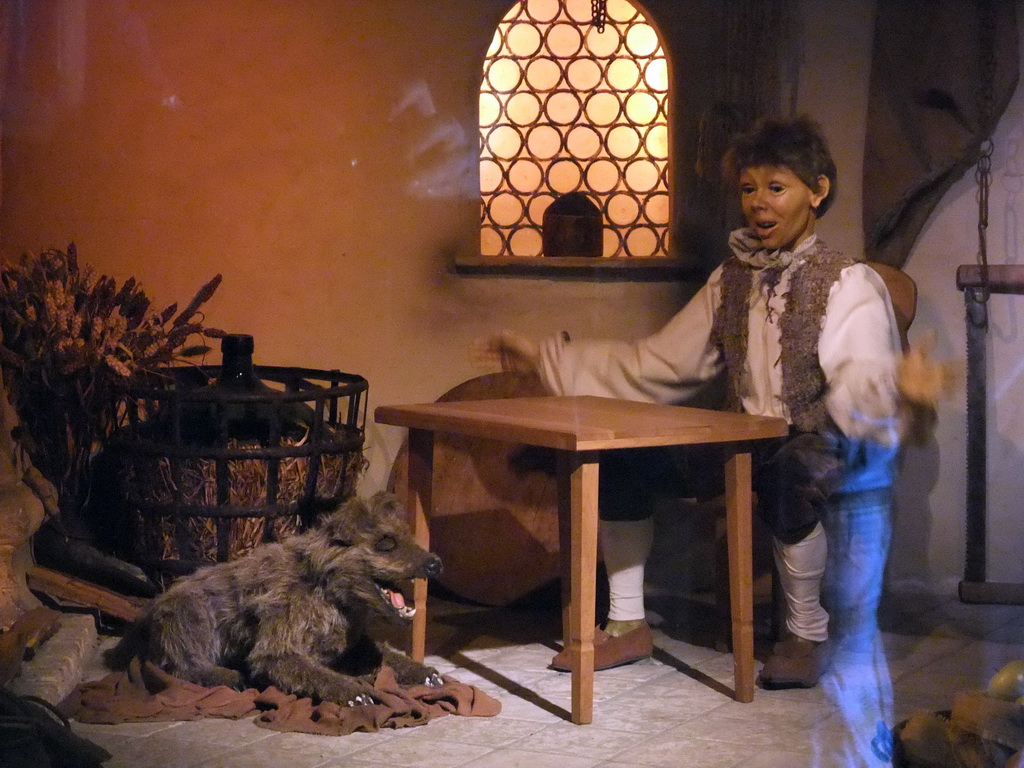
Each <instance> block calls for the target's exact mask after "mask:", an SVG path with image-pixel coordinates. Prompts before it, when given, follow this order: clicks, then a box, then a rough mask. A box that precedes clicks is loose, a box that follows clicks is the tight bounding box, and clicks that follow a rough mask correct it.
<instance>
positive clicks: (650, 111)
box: [626, 91, 658, 125]
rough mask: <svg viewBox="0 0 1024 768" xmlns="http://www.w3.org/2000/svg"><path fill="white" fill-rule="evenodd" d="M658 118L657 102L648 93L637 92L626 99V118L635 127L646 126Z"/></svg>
mask: <svg viewBox="0 0 1024 768" xmlns="http://www.w3.org/2000/svg"><path fill="white" fill-rule="evenodd" d="M657 116H658V100H657V99H656V98H654V97H653V96H652V95H651V94H649V93H644V92H642V91H638V92H637V93H632V94H630V95H629V96H628V97H627V98H626V117H628V118H629V119H630V121H631V122H633V123H636V124H637V125H648V124H650V123H652V122H654V119H655V118H656V117H657Z"/></svg>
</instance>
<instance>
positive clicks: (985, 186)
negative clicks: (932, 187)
mask: <svg viewBox="0 0 1024 768" xmlns="http://www.w3.org/2000/svg"><path fill="white" fill-rule="evenodd" d="M978 5H979V9H978V11H979V13H978V44H979V48H980V54H981V72H980V74H981V82H980V83H979V86H978V112H979V114H978V117H979V121H978V122H979V125H980V128H981V130H982V131H983V133H984V135H985V139H984V140H983V141H982V142H981V146H980V147H979V149H978V164H977V167H976V168H975V171H974V179H975V181H976V182H977V184H978V266H979V268H980V271H981V285H980V286H979V287H978V288H977V289H976V291H975V294H976V296H977V298H978V299H979V300H980V301H988V298H989V294H990V290H989V283H988V237H987V235H988V199H989V189H990V187H991V185H992V153H993V151H994V150H995V144H994V143H993V141H992V137H991V133H992V131H994V130H995V126H993V125H991V122H992V116H993V112H994V111H995V109H994V104H995V76H996V51H995V9H994V8H993V0H979V3H978Z"/></svg>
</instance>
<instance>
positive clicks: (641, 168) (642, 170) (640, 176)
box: [626, 160, 661, 192]
mask: <svg viewBox="0 0 1024 768" xmlns="http://www.w3.org/2000/svg"><path fill="white" fill-rule="evenodd" d="M660 175H661V172H660V169H659V168H658V166H656V165H655V164H654V163H652V162H651V161H650V160H634V161H633V162H632V163H630V164H629V165H628V166H626V184H627V185H628V186H629V188H630V189H631V190H633V191H634V192H649V191H650V190H652V189H654V187H655V186H657V184H658V178H659V176H660Z"/></svg>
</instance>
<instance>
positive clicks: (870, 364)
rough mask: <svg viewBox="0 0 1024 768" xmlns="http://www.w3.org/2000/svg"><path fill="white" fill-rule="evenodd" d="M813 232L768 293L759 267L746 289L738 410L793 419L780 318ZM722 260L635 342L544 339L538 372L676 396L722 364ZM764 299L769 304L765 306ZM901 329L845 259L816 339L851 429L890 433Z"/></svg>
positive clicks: (616, 392) (691, 390)
mask: <svg viewBox="0 0 1024 768" xmlns="http://www.w3.org/2000/svg"><path fill="white" fill-rule="evenodd" d="M816 242H817V237H816V236H815V235H811V236H810V237H809V238H807V239H806V240H804V241H803V242H802V243H801V244H800V245H799V246H798V247H797V248H796V250H795V251H794V253H793V256H794V260H793V263H792V264H790V266H789V267H787V268H786V269H785V271H784V272H783V273H782V276H781V278H780V280H779V283H778V284H777V285H776V287H775V293H774V295H773V296H772V297H771V299H769V297H768V289H767V286H765V285H764V284H763V283H762V282H761V281H760V280H759V279H758V277H757V275H756V274H755V277H754V280H753V284H752V288H751V296H750V310H749V322H750V325H749V331H748V341H747V359H746V369H745V371H744V376H745V377H746V381H745V382H744V386H742V387H741V388H740V390H741V391H742V392H744V393H745V394H744V396H743V398H742V405H743V409H744V410H745V411H746V412H747V413H750V414H753V415H756V416H779V417H782V418H784V419H786V420H787V421H791V419H790V416H789V411H788V409H787V408H786V405H785V403H783V402H782V399H781V394H782V367H781V364H780V362H779V358H780V355H781V352H782V347H781V344H780V333H779V318H780V317H781V315H782V314H783V312H784V311H785V295H786V292H787V290H788V287H789V282H790V278H791V276H792V272H793V270H794V269H795V268H796V267H797V266H798V265H799V264H802V263H803V262H804V259H802V258H801V254H804V253H806V252H807V251H808V250H809V249H810V248H811V247H812V246H813V245H814V244H815V243H816ZM721 279H722V268H721V267H718V268H717V269H716V270H715V271H714V272H713V273H712V274H711V276H710V277H709V278H708V281H707V282H706V283H705V284H704V286H703V287H702V288H701V289H700V290H699V291H698V292H697V294H696V295H695V296H694V297H693V298H692V299H691V300H690V301H689V302H688V303H687V304H686V306H684V307H683V308H682V310H680V311H679V313H678V314H676V315H675V317H673V318H672V319H671V320H670V321H669V322H668V323H667V324H666V325H665V326H664V327H663V328H662V329H661V330H660V331H658V332H656V333H654V334H653V335H651V336H648V337H647V338H645V339H641V340H639V341H636V342H632V343H630V342H621V341H597V340H579V341H577V340H573V341H572V342H566V341H565V340H564V339H563V338H562V337H561V336H556V337H553V338H550V339H545V340H544V341H543V342H541V345H540V366H539V370H540V374H541V377H542V379H543V380H544V383H545V384H546V385H547V387H548V388H549V389H550V390H551V391H552V392H553V393H554V394H556V395H598V396H602V397H617V398H621V399H624V400H639V401H647V402H656V403H669V404H677V405H682V404H685V403H687V402H689V401H691V400H692V398H694V397H695V396H696V395H697V394H698V393H699V392H700V391H701V389H702V388H703V387H704V386H705V385H706V384H707V383H708V382H709V381H711V380H712V379H714V378H715V377H716V375H717V374H718V373H719V372H720V371H721V370H722V368H723V365H724V361H723V359H722V357H721V355H720V354H719V351H718V350H717V349H716V348H715V347H714V346H713V345H712V344H710V343H709V342H710V338H711V328H712V323H713V321H714V313H715V309H716V307H717V306H718V304H719V302H720V301H721ZM769 306H770V308H771V312H769V311H768V309H769ZM900 349H901V348H900V338H899V332H898V330H897V327H896V318H895V315H894V314H893V309H892V304H891V301H890V299H889V292H888V290H887V289H886V287H885V283H884V282H883V281H882V278H881V277H880V276H879V275H878V273H877V272H875V271H874V270H873V269H871V267H869V266H868V265H866V264H853V265H851V266H849V267H847V268H845V269H844V270H843V271H842V272H841V273H840V276H839V279H838V280H837V281H836V283H835V284H834V285H833V286H832V288H831V290H830V292H829V297H828V302H827V305H826V309H825V317H824V322H823V324H822V329H821V335H820V337H819V340H818V362H819V364H820V366H821V369H822V371H823V372H824V374H825V380H826V382H827V384H828V387H829V389H828V394H827V395H826V406H827V408H828V411H829V414H830V415H831V416H832V418H833V420H834V421H835V422H836V424H837V426H839V428H840V429H842V430H843V432H844V433H845V434H846V435H847V436H849V437H871V438H873V439H878V440H881V441H882V442H885V443H892V442H894V441H895V433H894V425H895V414H896V406H897V392H896V363H897V360H898V359H899V355H900Z"/></svg>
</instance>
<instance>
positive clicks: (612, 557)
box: [599, 517, 654, 621]
mask: <svg viewBox="0 0 1024 768" xmlns="http://www.w3.org/2000/svg"><path fill="white" fill-rule="evenodd" d="M599 530H600V535H601V549H602V551H603V552H604V564H605V568H607V570H608V594H609V598H610V607H609V611H608V618H609V619H611V620H613V621H635V620H637V619H643V618H644V564H645V563H646V562H647V557H648V555H650V554H651V547H652V546H653V544H654V519H653V518H650V517H648V518H647V519H645V520H602V521H601V526H600V529H599Z"/></svg>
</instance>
